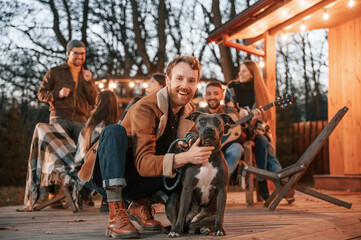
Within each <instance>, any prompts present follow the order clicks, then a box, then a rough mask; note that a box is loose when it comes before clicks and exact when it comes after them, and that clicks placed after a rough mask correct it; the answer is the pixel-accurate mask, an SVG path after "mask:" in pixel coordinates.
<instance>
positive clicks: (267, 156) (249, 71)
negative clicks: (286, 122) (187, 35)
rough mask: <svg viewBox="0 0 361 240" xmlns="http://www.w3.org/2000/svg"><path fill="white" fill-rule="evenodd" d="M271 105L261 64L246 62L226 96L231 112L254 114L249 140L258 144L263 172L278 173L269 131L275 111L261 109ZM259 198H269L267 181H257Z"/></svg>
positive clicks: (257, 154) (290, 197)
mask: <svg viewBox="0 0 361 240" xmlns="http://www.w3.org/2000/svg"><path fill="white" fill-rule="evenodd" d="M270 102H272V101H271V97H270V94H269V93H268V90H267V87H266V85H265V82H264V80H263V78H262V75H261V72H260V70H259V68H258V65H257V63H255V62H254V61H251V60H247V61H244V62H243V63H242V64H241V65H240V68H239V73H238V79H237V80H234V81H232V82H230V83H229V84H228V87H227V90H226V96H225V104H226V106H227V108H233V109H235V111H236V112H238V114H239V117H243V116H245V115H248V114H249V113H250V112H252V113H253V115H254V117H253V119H252V120H251V122H250V123H249V124H248V126H249V128H247V129H246V130H248V133H247V135H248V138H249V139H252V140H253V141H254V142H255V158H256V164H257V167H258V168H260V169H264V170H268V171H271V172H277V171H279V170H281V169H282V167H281V164H280V162H279V161H278V159H277V158H276V156H275V153H274V147H273V143H272V137H271V134H270V132H269V131H268V127H266V125H267V123H268V121H269V120H271V119H272V112H271V111H263V110H261V109H260V107H262V106H265V105H267V104H269V103H270ZM257 181H258V186H259V194H260V196H261V197H262V198H263V200H265V201H266V200H267V199H268V198H269V192H268V186H267V180H265V179H263V178H261V177H257ZM285 196H286V200H287V202H288V203H292V202H293V201H295V198H294V190H293V189H292V190H290V191H289V192H288V193H287V194H286V195H285Z"/></svg>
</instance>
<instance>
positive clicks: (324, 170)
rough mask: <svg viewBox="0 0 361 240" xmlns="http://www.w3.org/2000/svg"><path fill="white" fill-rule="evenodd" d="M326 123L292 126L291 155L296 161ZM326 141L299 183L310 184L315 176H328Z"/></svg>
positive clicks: (300, 123) (313, 122) (317, 122)
mask: <svg viewBox="0 0 361 240" xmlns="http://www.w3.org/2000/svg"><path fill="white" fill-rule="evenodd" d="M326 124H327V121H308V122H298V123H294V124H293V129H292V133H293V134H292V135H293V150H292V152H293V154H294V155H295V156H297V159H298V158H300V157H301V155H302V154H303V153H304V152H305V151H306V149H307V148H308V146H309V145H310V144H311V143H312V142H313V140H314V139H315V138H316V137H317V136H318V134H319V133H320V132H321V131H322V129H323V128H324V127H325V126H326ZM328 153H329V152H328V140H326V142H325V143H324V145H323V146H322V148H321V150H320V151H319V152H318V154H317V155H316V157H315V159H314V160H313V161H312V163H311V165H310V166H309V167H308V169H307V171H306V172H305V174H304V175H303V176H302V178H301V181H303V182H312V181H313V175H315V174H329V172H330V169H329V158H328V157H329V156H328Z"/></svg>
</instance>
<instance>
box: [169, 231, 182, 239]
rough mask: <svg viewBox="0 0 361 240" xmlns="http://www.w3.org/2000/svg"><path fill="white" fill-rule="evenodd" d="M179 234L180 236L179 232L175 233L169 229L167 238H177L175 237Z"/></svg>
mask: <svg viewBox="0 0 361 240" xmlns="http://www.w3.org/2000/svg"><path fill="white" fill-rule="evenodd" d="M179 236H180V234H179V233H177V232H173V231H171V232H170V233H168V237H169V238H177V237H179Z"/></svg>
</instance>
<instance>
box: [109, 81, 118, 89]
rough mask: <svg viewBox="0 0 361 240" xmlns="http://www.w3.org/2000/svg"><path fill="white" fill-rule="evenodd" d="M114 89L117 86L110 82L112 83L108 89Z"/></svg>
mask: <svg viewBox="0 0 361 240" xmlns="http://www.w3.org/2000/svg"><path fill="white" fill-rule="evenodd" d="M116 87H117V84H116V83H115V82H112V83H110V84H109V88H110V89H114V88H116Z"/></svg>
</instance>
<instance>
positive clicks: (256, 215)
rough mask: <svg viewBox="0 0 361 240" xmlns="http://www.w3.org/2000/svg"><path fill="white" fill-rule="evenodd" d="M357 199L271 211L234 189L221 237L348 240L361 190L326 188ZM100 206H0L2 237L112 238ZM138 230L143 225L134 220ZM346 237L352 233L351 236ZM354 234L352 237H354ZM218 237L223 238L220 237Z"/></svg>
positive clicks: (302, 202) (305, 201) (356, 228)
mask: <svg viewBox="0 0 361 240" xmlns="http://www.w3.org/2000/svg"><path fill="white" fill-rule="evenodd" d="M324 193H325V194H330V195H331V196H334V197H337V198H340V199H342V200H344V201H349V202H352V203H353V205H352V208H351V209H346V208H343V207H338V206H335V205H333V204H331V203H327V202H324V201H321V200H319V199H316V198H312V197H310V196H308V195H305V194H302V193H299V192H297V194H296V202H295V203H293V204H291V205H288V204H287V203H286V201H285V200H282V201H281V203H280V204H279V206H278V208H277V209H276V211H269V210H268V209H267V208H266V207H264V206H263V205H262V203H257V204H255V205H252V206H247V205H246V203H245V194H244V193H243V192H242V193H229V194H228V200H227V208H226V211H225V221H224V227H225V230H226V233H227V235H226V236H225V237H222V239H297V238H300V237H305V236H306V239H307V238H308V239H311V238H314V239H320V237H321V238H323V237H325V239H326V237H327V236H328V238H327V239H332V238H331V236H338V237H339V238H338V239H346V238H352V237H357V236H358V235H360V236H361V226H360V225H361V222H360V219H361V193H346V192H324ZM99 206H100V201H96V202H95V207H87V206H85V208H84V210H83V211H79V212H77V213H72V212H71V210H70V209H65V210H54V209H50V208H45V209H43V210H41V211H39V212H16V211H15V210H16V209H17V208H20V206H11V207H0V227H1V228H2V229H4V230H0V239H77V240H81V239H110V238H106V237H105V236H104V231H105V227H106V223H107V218H108V214H107V213H100V212H99ZM156 212H157V214H156V216H155V218H156V219H157V220H160V221H161V222H162V223H163V224H164V225H168V224H169V222H168V220H167V219H166V216H165V214H164V207H163V206H161V205H157V206H156ZM135 226H136V227H137V228H139V226H138V225H137V224H135ZM141 233H142V238H145V239H147V238H149V239H168V238H167V235H166V234H162V233H160V232H144V231H142V232H141ZM346 236H347V237H346ZM350 236H351V237H350ZM180 239H210V236H199V235H188V234H184V235H182V237H181V238H180ZM215 239H219V238H215Z"/></svg>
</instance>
